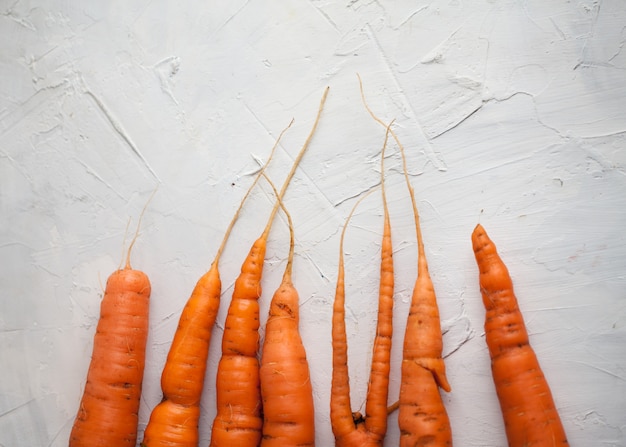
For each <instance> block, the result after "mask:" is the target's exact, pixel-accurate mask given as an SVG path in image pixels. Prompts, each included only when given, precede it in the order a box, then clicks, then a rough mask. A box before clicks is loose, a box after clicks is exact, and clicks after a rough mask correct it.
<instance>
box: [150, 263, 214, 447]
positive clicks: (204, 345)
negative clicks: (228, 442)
mask: <svg viewBox="0 0 626 447" xmlns="http://www.w3.org/2000/svg"><path fill="white" fill-rule="evenodd" d="M221 284H222V283H221V280H220V275H219V272H218V267H217V263H214V264H213V265H211V268H210V269H209V271H208V272H207V273H205V274H204V275H202V277H201V278H200V279H199V280H198V282H197V283H196V286H195V287H194V289H193V292H192V293H191V296H190V298H189V299H188V301H187V303H186V304H185V307H184V308H183V311H182V313H181V316H180V319H179V322H178V329H177V331H176V333H175V334H174V339H173V340H172V345H171V347H170V351H169V353H168V356H167V360H166V362H165V366H164V368H163V372H162V374H161V389H162V391H163V396H164V399H163V401H162V402H161V403H159V404H158V405H157V406H156V407H155V408H154V409H153V410H152V413H151V414H150V420H149V421H148V425H147V426H146V430H145V432H144V439H143V442H142V444H141V445H142V446H146V447H151V446H181V447H182V446H188V447H195V446H197V445H198V442H199V436H198V421H199V419H200V399H201V396H202V389H203V385H204V376H205V373H206V365H207V359H208V354H209V345H210V343H211V332H212V330H213V325H214V323H215V317H216V316H217V312H218V309H219V305H220V294H221V289H222V285H221Z"/></svg>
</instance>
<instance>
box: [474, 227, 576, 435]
mask: <svg viewBox="0 0 626 447" xmlns="http://www.w3.org/2000/svg"><path fill="white" fill-rule="evenodd" d="M472 247H473V250H474V255H475V257H476V263H477V265H478V270H479V283H480V291H481V294H482V298H483V304H484V306H485V310H486V315H485V338H486V340H487V346H488V347H489V355H490V357H491V371H492V375H493V381H494V384H495V388H496V392H497V395H498V400H499V402H500V408H501V410H502V417H503V419H504V427H505V429H506V436H507V439H508V441H509V446H510V447H548V446H550V447H554V446H567V445H569V444H568V442H567V437H566V436H565V431H564V429H563V425H562V424H561V419H560V418H559V414H558V412H557V410H556V406H555V405H554V400H553V398H552V393H551V392H550V387H549V386H548V382H547V381H546V378H545V377H544V375H543V372H542V371H541V367H540V366H539V361H538V360H537V356H536V355H535V352H534V350H533V349H532V347H531V346H530V344H529V340H528V332H527V331H526V325H525V324H524V318H523V316H522V313H521V312H520V309H519V307H518V303H517V298H516V297H515V293H514V292H513V282H512V281H511V277H510V275H509V271H508V269H507V268H506V265H505V264H504V262H503V261H502V259H501V258H500V256H499V255H498V252H497V250H496V246H495V244H494V243H493V242H492V241H491V239H489V236H488V235H487V233H486V232H485V229H484V228H483V227H482V225H480V224H478V225H477V226H476V228H475V229H474V231H473V233H472Z"/></svg>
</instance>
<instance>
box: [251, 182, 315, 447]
mask: <svg viewBox="0 0 626 447" xmlns="http://www.w3.org/2000/svg"><path fill="white" fill-rule="evenodd" d="M274 192H275V194H276V195H277V196H278V192H277V191H274ZM281 204H282V202H281ZM283 212H284V213H285V215H286V216H287V220H288V221H289V236H290V237H289V256H288V258H287V266H286V267H285V273H284V275H283V279H282V282H281V284H280V286H279V287H278V289H277V290H276V292H275V293H274V296H273V297H272V301H271V303H270V309H269V317H268V319H267V323H266V325H265V339H264V341H263V350H262V356H261V367H260V370H259V371H260V372H259V375H260V380H261V397H262V400H263V436H262V439H261V446H262V447H289V446H293V447H295V446H298V447H305V446H314V445H315V411H314V406H313V388H312V386H311V376H310V373H309V364H308V362H307V359H306V351H305V349H304V344H303V343H302V338H301V337H300V331H299V330H298V324H299V314H300V312H299V308H298V306H299V303H298V300H299V297H298V292H297V290H296V288H295V287H294V285H293V282H292V280H291V273H292V266H293V255H294V231H293V222H292V221H291V216H290V215H289V213H288V212H287V210H286V209H285V207H284V206H283Z"/></svg>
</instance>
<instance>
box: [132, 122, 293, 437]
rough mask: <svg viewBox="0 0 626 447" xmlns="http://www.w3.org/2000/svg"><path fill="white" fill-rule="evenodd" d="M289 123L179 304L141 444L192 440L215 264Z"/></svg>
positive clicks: (213, 304)
mask: <svg viewBox="0 0 626 447" xmlns="http://www.w3.org/2000/svg"><path fill="white" fill-rule="evenodd" d="M292 122H293V121H292ZM290 126H291V123H290V124H289V126H287V128H285V129H284V130H283V131H282V132H281V133H280V135H279V136H278V138H277V139H276V142H275V144H274V147H273V148H272V150H271V152H270V155H269V157H268V159H267V161H266V162H265V164H264V165H263V167H261V169H260V171H259V173H258V174H257V175H256V177H255V179H254V181H253V182H252V184H251V185H250V187H249V188H248V190H247V192H246V194H245V195H244V197H243V198H242V199H241V203H240V204H239V207H238V208H237V210H236V211H235V214H234V216H233V218H232V220H231V221H230V224H229V225H228V227H227V229H226V232H225V234H224V237H223V239H222V242H221V244H220V246H219V249H218V250H217V254H216V255H215V259H214V260H213V262H212V263H211V266H210V268H209V270H208V271H207V272H206V273H205V274H204V275H202V277H200V279H199V280H198V282H197V283H196V286H195V287H194V289H193V291H192V293H191V296H190V297H189V299H188V300H187V303H186V304H185V307H184V308H183V311H182V313H181V316H180V319H179V322H178V327H177V329H176V332H175V334H174V338H173V340H172V345H171V347H170V350H169V353H168V355H167V360H166V362H165V366H164V368H163V373H162V375H161V390H162V392H163V400H162V401H161V402H160V403H159V404H158V405H157V406H156V407H155V408H154V409H153V410H152V413H151V414H150V420H149V421H148V425H147V426H146V429H145V432H144V439H143V442H142V446H145V447H151V446H170V447H171V446H181V447H182V446H189V447H194V446H197V445H198V440H199V434H198V422H199V419H200V400H201V397H202V390H203V387H204V376H205V373H206V366H207V358H208V355H209V346H210V343H211V333H212V330H213V325H214V324H215V317H216V316H217V312H218V310H219V304H220V295H221V293H222V282H221V279H220V274H219V268H218V264H219V261H220V257H221V255H222V252H223V251H224V248H225V246H226V242H227V240H228V238H229V236H230V233H231V231H232V229H233V226H234V225H235V222H236V221H237V218H238V217H239V213H240V211H241V209H242V207H243V204H244V202H245V201H246V199H247V198H248V196H249V195H250V192H251V191H252V189H253V188H254V186H255V185H256V184H257V182H258V180H259V178H261V176H262V175H263V173H264V171H265V168H266V167H267V165H268V164H269V162H270V160H271V159H272V156H273V155H274V151H275V150H276V147H277V146H278V144H279V142H280V140H281V138H282V136H283V134H284V133H285V131H286V130H287V129H288V128H289V127H290Z"/></svg>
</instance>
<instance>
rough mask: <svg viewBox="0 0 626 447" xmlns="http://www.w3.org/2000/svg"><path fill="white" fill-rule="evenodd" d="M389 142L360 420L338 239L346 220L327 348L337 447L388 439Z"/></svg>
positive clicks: (390, 309)
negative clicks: (353, 397)
mask: <svg viewBox="0 0 626 447" xmlns="http://www.w3.org/2000/svg"><path fill="white" fill-rule="evenodd" d="M388 137H389V127H388V128H387V133H386V134H385V144H384V145H383V149H382V155H381V187H382V194H383V210H384V225H383V238H382V246H381V267H380V289H379V301H378V319H377V323H376V336H375V338H374V348H373V354H372V365H371V370H370V379H369V383H368V390H367V394H366V403H365V416H362V415H361V414H360V413H358V412H356V413H352V410H351V404H350V384H349V374H348V350H347V336H346V325H345V280H344V262H343V239H344V235H345V230H346V227H347V225H348V222H349V219H350V217H351V216H352V213H354V209H355V208H356V205H358V203H359V202H357V203H356V204H355V208H353V209H352V212H351V213H350V215H349V216H348V219H347V221H346V224H345V225H344V228H343V231H342V233H341V239H340V243H339V245H340V252H339V273H338V275H337V288H336V292H335V301H334V303H333V319H332V346H333V372H332V380H331V393H330V421H331V426H332V430H333V434H334V436H335V445H337V446H338V447H351V446H382V445H383V440H384V438H385V435H386V433H387V411H388V410H387V397H388V387H389V370H390V361H391V337H392V330H393V327H392V314H393V288H394V276H393V259H392V255H393V252H392V244H391V224H390V220H389V211H388V209H387V199H386V196H385V182H384V159H385V148H386V146H387V140H388Z"/></svg>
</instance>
